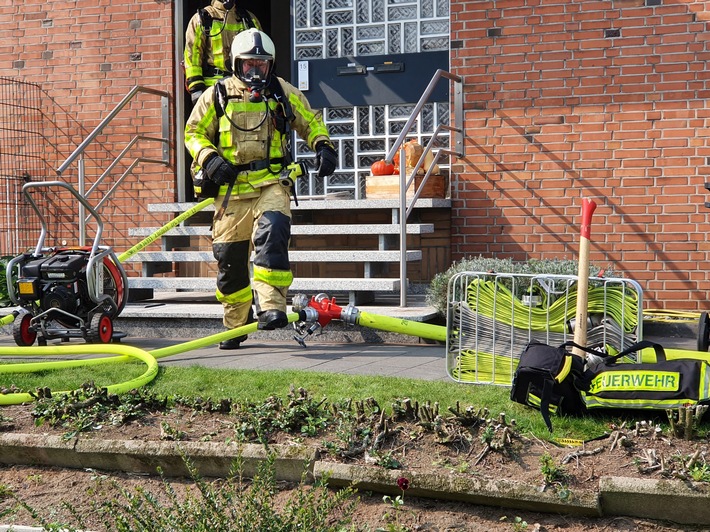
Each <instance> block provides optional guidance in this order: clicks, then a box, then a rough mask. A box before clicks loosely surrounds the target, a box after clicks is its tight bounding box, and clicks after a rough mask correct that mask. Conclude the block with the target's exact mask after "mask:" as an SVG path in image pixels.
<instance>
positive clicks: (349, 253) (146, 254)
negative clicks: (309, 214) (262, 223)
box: [126, 249, 422, 262]
mask: <svg viewBox="0 0 710 532" xmlns="http://www.w3.org/2000/svg"><path fill="white" fill-rule="evenodd" d="M400 258H401V253H400V251H399V250H398V249H395V250H373V249H351V250H335V251H333V250H313V251H306V250H293V251H289V260H290V261H291V262H318V261H328V262H398V261H399V260H400ZM421 259H422V252H421V251H419V250H407V260H408V261H417V260H421ZM213 261H214V255H213V254H212V252H211V251H141V252H139V253H136V254H135V255H132V256H131V257H128V258H127V259H126V262H213Z"/></svg>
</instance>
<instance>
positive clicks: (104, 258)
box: [7, 181, 128, 346]
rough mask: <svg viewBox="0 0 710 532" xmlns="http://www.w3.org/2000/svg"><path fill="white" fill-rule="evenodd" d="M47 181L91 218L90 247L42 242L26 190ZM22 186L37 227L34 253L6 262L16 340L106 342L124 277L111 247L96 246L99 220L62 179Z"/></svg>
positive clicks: (123, 293) (124, 290) (120, 303)
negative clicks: (16, 309) (71, 197)
mask: <svg viewBox="0 0 710 532" xmlns="http://www.w3.org/2000/svg"><path fill="white" fill-rule="evenodd" d="M50 186H60V187H63V188H66V189H67V190H69V191H70V192H71V193H72V194H73V195H74V197H75V198H76V199H77V200H78V201H79V202H80V203H81V204H82V205H83V206H84V207H85V208H86V209H87V211H88V212H89V213H91V215H92V216H93V217H94V219H95V221H96V224H97V230H96V236H95V238H94V243H93V245H92V246H82V247H76V248H71V247H44V240H45V238H46V235H47V224H46V220H45V217H44V216H43V215H42V213H41V212H40V210H39V208H38V207H37V204H36V203H35V202H34V200H33V199H32V197H31V195H30V194H29V190H30V189H32V188H37V187H50ZM22 191H23V193H24V195H25V197H26V198H27V200H28V202H29V204H30V205H31V206H32V208H33V210H34V211H35V213H36V214H37V215H38V217H39V219H40V221H41V225H42V231H41V234H40V237H39V242H38V244H37V247H36V248H35V250H34V252H33V253H23V254H21V255H18V256H17V257H14V258H13V259H11V260H10V261H9V262H8V264H7V284H8V291H9V295H10V299H11V300H12V302H13V303H14V304H16V305H18V306H19V307H21V308H20V311H19V314H18V315H17V317H16V318H15V321H14V324H13V337H14V339H15V343H17V345H20V346H29V345H32V344H34V342H35V340H37V341H38V343H39V345H46V344H47V340H49V339H53V338H61V339H62V340H69V339H70V338H83V339H84V340H86V341H87V342H90V343H109V342H110V341H111V340H112V339H113V337H114V330H113V320H114V318H116V317H117V316H118V315H119V314H120V312H121V311H122V310H123V307H124V306H125V303H126V300H127V296H128V280H127V278H126V273H125V271H124V270H123V268H122V267H121V263H120V262H119V261H118V258H117V257H116V255H115V253H114V252H113V250H112V249H111V248H110V247H106V246H100V245H99V241H100V239H101V233H102V231H103V224H102V222H101V219H100V218H99V216H98V214H97V213H96V211H95V210H94V209H93V208H92V207H91V206H90V205H89V204H88V203H87V201H86V199H85V198H83V197H81V196H80V195H79V194H78V193H77V192H76V191H75V190H74V188H73V187H72V186H71V185H68V184H67V183H63V182H60V181H50V182H43V183H40V182H36V183H27V184H25V185H24V186H23V187H22Z"/></svg>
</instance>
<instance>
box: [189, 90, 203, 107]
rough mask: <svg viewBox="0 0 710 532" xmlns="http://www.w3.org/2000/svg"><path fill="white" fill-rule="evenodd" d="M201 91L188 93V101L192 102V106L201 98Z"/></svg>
mask: <svg viewBox="0 0 710 532" xmlns="http://www.w3.org/2000/svg"><path fill="white" fill-rule="evenodd" d="M202 92H203V91H195V92H191V93H190V99H191V100H192V105H195V104H196V103H197V100H199V99H200V96H202Z"/></svg>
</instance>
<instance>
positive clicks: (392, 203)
mask: <svg viewBox="0 0 710 532" xmlns="http://www.w3.org/2000/svg"><path fill="white" fill-rule="evenodd" d="M407 204H408V205H409V202H408V203H407ZM195 205H197V203H195V202H179V203H155V204H150V205H148V212H185V211H187V210H188V209H191V208H192V207H194V206H195ZM399 206H400V205H399V200H398V199H380V200H377V199H375V200H367V199H365V200H340V199H309V200H303V199H299V201H298V205H296V204H295V203H294V202H291V210H292V211H309V210H354V209H398V208H399ZM415 208H417V209H446V208H451V200H450V199H445V198H419V199H418V200H417V203H416V204H415ZM203 210H204V211H205V212H207V211H214V210H215V209H214V204H213V205H209V206H207V207H205V208H204V209H203Z"/></svg>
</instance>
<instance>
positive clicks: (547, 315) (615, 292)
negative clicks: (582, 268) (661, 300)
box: [467, 279, 638, 333]
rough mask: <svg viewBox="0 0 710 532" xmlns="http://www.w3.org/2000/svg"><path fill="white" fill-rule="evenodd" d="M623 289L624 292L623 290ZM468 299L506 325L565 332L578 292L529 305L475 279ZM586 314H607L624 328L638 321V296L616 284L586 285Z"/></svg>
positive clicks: (503, 289) (505, 290) (629, 329)
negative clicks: (587, 287)
mask: <svg viewBox="0 0 710 532" xmlns="http://www.w3.org/2000/svg"><path fill="white" fill-rule="evenodd" d="M624 292H626V293H624ZM467 303H468V306H469V307H470V308H471V310H472V311H474V312H476V313H480V314H481V315H483V316H487V317H489V318H495V319H496V320H497V321H499V322H502V323H505V324H507V325H513V326H514V327H518V328H521V329H528V328H530V329H531V330H534V331H551V332H559V333H562V332H565V330H566V327H567V322H568V321H569V320H571V319H573V318H575V315H576V307H577V293H576V292H570V293H569V294H568V297H565V298H559V299H557V300H555V301H553V302H552V303H551V304H550V305H549V306H546V307H530V306H527V305H525V304H524V303H523V302H522V301H521V300H520V299H518V298H517V297H515V296H514V295H513V293H512V292H511V291H510V290H509V289H508V288H506V287H505V286H503V285H502V284H500V283H496V282H493V281H485V280H482V279H474V280H473V281H471V283H470V284H469V285H468V290H467ZM588 309H589V310H588V312H589V314H607V315H608V316H610V317H611V318H612V319H614V321H616V323H618V324H620V325H622V326H623V327H624V330H625V331H626V332H632V331H633V330H634V329H635V328H636V326H637V324H638V297H637V294H636V293H634V292H632V291H625V290H623V289H620V288H617V287H604V286H599V287H594V288H590V289H589V296H588Z"/></svg>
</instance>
